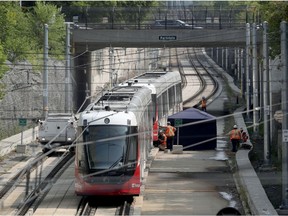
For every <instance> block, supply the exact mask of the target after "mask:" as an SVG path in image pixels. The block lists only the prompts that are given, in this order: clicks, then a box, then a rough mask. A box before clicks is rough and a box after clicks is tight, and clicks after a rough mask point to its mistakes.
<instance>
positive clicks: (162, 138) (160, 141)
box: [158, 130, 167, 151]
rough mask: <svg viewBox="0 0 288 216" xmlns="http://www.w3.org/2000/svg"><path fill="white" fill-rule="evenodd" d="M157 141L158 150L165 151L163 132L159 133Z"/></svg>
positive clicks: (165, 138) (165, 141)
mask: <svg viewBox="0 0 288 216" xmlns="http://www.w3.org/2000/svg"><path fill="white" fill-rule="evenodd" d="M158 140H159V145H158V147H159V149H160V150H162V151H165V149H166V148H167V137H166V135H165V133H164V131H162V130H161V131H160V133H159V136H158Z"/></svg>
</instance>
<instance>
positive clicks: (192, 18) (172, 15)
mask: <svg viewBox="0 0 288 216" xmlns="http://www.w3.org/2000/svg"><path fill="white" fill-rule="evenodd" d="M62 12H63V13H65V15H66V21H67V22H74V24H75V28H81V29H123V30H128V29H133V30H135V29H152V28H154V27H155V21H156V20H162V22H163V21H165V24H163V26H161V28H164V29H169V28H174V29H175V28H178V27H176V26H174V25H169V24H168V23H167V22H169V20H182V21H184V22H185V23H186V24H188V25H189V27H187V26H186V27H185V29H193V28H199V27H201V28H205V29H227V28H245V25H246V23H247V22H256V23H257V22H258V23H260V22H261V20H260V18H259V17H257V16H256V15H255V14H257V13H256V11H255V8H247V7H246V6H245V7H233V8H227V7H226V8H222V7H218V8H215V7H203V6H193V7H173V8H168V7H149V8H148V7H145V8H144V7H133V8H131V7H128V8H123V7H111V8H109V7H105V8H101V7H68V8H65V7H63V8H62ZM156 27H159V26H156ZM179 28H182V27H179Z"/></svg>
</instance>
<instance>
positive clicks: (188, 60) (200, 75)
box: [176, 48, 219, 109]
mask: <svg viewBox="0 0 288 216" xmlns="http://www.w3.org/2000/svg"><path fill="white" fill-rule="evenodd" d="M176 55H177V63H178V70H179V72H180V74H181V76H182V89H183V90H185V89H188V91H189V92H191V96H190V97H188V98H183V108H184V109H187V108H191V107H198V106H199V105H200V101H201V98H202V96H205V97H206V99H210V98H211V97H212V96H213V95H215V93H216V92H217V90H218V85H219V84H218V82H217V80H216V79H215V77H214V74H211V73H210V70H208V68H207V67H211V66H207V65H204V63H203V61H205V60H204V58H205V56H204V53H203V51H202V49H200V48H186V49H185V50H184V49H179V50H176ZM180 56H181V58H180ZM183 56H185V58H183Z"/></svg>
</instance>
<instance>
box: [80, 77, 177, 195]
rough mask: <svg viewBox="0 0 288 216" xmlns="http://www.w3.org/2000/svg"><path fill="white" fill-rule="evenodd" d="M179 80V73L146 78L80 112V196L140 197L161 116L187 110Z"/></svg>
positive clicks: (108, 94)
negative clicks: (154, 130)
mask: <svg viewBox="0 0 288 216" xmlns="http://www.w3.org/2000/svg"><path fill="white" fill-rule="evenodd" d="M145 76H146V78H147V79H146V78H144V77H145ZM140 77H142V78H140ZM148 77H150V78H148ZM179 77H180V75H179V73H178V72H166V73H162V74H157V73H155V74H154V76H153V75H152V74H149V73H146V74H143V75H142V76H139V77H137V78H134V79H133V80H130V81H129V82H127V83H123V84H122V85H119V86H117V87H114V88H113V89H111V90H110V91H109V92H107V93H106V94H104V95H103V96H102V97H101V98H100V99H99V100H97V101H96V102H95V103H92V104H91V105H89V106H88V108H87V109H86V110H84V111H83V112H82V113H80V115H79V119H78V130H77V131H78V132H77V133H78V137H79V139H78V140H77V142H76V151H75V193H76V194H77V195H81V196H96V195H97V196H117V195H118V196H119V195H121V196H124V195H139V194H140V187H141V185H142V180H143V177H144V170H145V168H146V161H147V159H148V155H149V152H150V150H151V148H152V147H153V145H152V143H153V130H152V128H153V121H155V118H156V116H155V115H156V114H155V112H156V110H158V117H160V116H161V118H162V115H168V113H169V111H170V110H176V108H175V107H181V103H182V101H180V100H177V99H176V97H177V96H178V95H179V94H181V92H177V91H179V90H180V91H181V87H180V89H179V86H181V79H180V78H179ZM144 80H146V81H144ZM164 80H165V83H163V81H164ZM147 86H150V87H147ZM168 97H169V98H168ZM170 97H173V98H170ZM164 98H165V99H164ZM178 98H179V97H178ZM169 100H171V103H169ZM160 102H161V103H160ZM172 102H173V104H172ZM155 103H157V106H156V105H155ZM155 107H157V108H155ZM164 107H165V108H164ZM160 110H161V111H160ZM166 111H167V113H165V112H166ZM160 113H161V115H159V114H160Z"/></svg>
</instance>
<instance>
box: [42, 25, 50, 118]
mask: <svg viewBox="0 0 288 216" xmlns="http://www.w3.org/2000/svg"><path fill="white" fill-rule="evenodd" d="M48 49H49V47H48V24H44V69H43V117H46V116H47V114H48Z"/></svg>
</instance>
